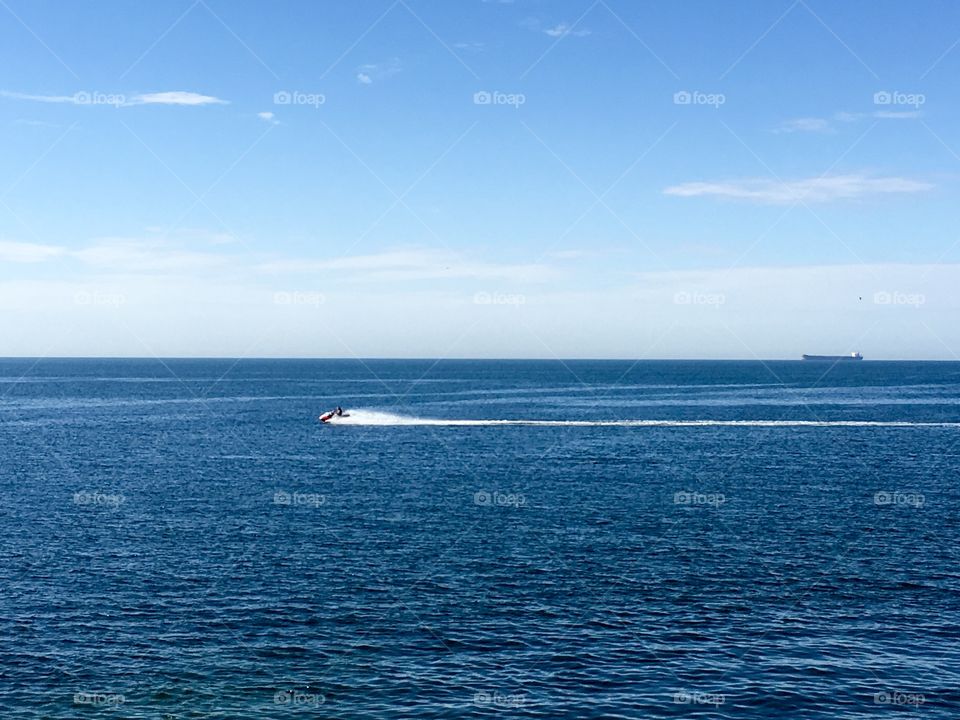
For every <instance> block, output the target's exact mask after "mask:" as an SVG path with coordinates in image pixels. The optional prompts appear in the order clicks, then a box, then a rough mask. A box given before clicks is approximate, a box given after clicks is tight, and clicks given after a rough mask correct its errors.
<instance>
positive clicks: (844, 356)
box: [803, 353, 863, 361]
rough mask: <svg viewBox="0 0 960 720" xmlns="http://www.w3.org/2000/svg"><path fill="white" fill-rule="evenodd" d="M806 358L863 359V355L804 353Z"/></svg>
mask: <svg viewBox="0 0 960 720" xmlns="http://www.w3.org/2000/svg"><path fill="white" fill-rule="evenodd" d="M803 359H804V360H831V361H833V360H863V355H861V354H860V353H857V354H856V355H804V356H803Z"/></svg>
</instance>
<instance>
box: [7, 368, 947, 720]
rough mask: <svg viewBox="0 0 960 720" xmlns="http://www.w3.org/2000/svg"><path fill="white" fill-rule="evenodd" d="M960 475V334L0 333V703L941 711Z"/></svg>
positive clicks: (82, 707)
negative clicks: (552, 347)
mask: <svg viewBox="0 0 960 720" xmlns="http://www.w3.org/2000/svg"><path fill="white" fill-rule="evenodd" d="M337 405H341V406H342V407H343V408H344V410H345V411H346V412H347V413H348V414H349V416H350V417H348V418H343V419H341V421H340V422H339V423H335V424H330V425H322V424H320V423H319V422H318V421H317V416H318V415H319V414H320V413H321V412H323V411H325V410H328V409H330V408H332V407H335V406H337ZM958 470H960V363H947V362H929V363H914V362H897V363H893V362H890V363H888V362H871V361H864V362H857V363H851V362H841V363H837V364H831V363H817V362H809V363H804V362H799V361H797V362H767V363H763V362H707V361H700V362H693V361H689V362H687V361H676V362H673V361H643V362H637V363H633V362H625V361H566V362H560V361H466V360H463V361H456V360H444V361H439V362H436V361H431V360H369V361H357V360H241V361H234V360H163V361H161V360H146V359H143V360H136V359H130V360H119V359H118V360H95V359H72V360H71V359H43V360H39V361H36V360H30V359H7V360H0V558H2V560H0V714H2V716H3V717H4V718H92V717H113V718H163V719H166V720H176V719H180V718H224V719H228V718H229V719H233V718H278V719H283V718H297V717H321V718H323V717H329V718H371V719H372V718H399V717H411V718H412V717H416V718H496V717H503V718H508V717H509V718H551V719H555V718H672V717H695V718H780V717H791V718H841V719H842V718H851V719H852V718H877V717H888V716H890V717H893V716H900V715H901V714H902V713H905V712H911V713H914V714H915V716H917V717H924V718H956V717H960V643H958V637H960V635H958V627H960V519H958V517H960V515H958V509H960V478H958Z"/></svg>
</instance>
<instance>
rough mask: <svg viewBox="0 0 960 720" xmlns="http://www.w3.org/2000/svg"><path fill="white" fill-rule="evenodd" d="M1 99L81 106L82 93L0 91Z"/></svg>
mask: <svg viewBox="0 0 960 720" xmlns="http://www.w3.org/2000/svg"><path fill="white" fill-rule="evenodd" d="M0 97H5V98H8V99H10V100H30V101H32V102H44V103H72V104H74V105H80V104H81V103H80V101H79V100H80V93H74V94H73V95H31V94H29V93H20V92H12V91H10V90H0Z"/></svg>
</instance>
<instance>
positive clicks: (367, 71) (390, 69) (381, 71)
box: [357, 58, 402, 85]
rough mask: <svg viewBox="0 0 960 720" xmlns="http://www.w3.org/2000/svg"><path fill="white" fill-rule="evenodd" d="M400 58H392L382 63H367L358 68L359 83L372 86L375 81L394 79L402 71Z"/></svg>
mask: <svg viewBox="0 0 960 720" xmlns="http://www.w3.org/2000/svg"><path fill="white" fill-rule="evenodd" d="M401 69H402V68H401V65H400V58H391V59H390V60H387V61H385V62H381V63H366V64H364V65H361V66H360V67H358V68H357V82H358V83H360V84H361V85H372V84H373V83H374V81H377V80H385V79H387V78H389V77H393V76H394V75H396V74H397V73H399V72H400V70H401Z"/></svg>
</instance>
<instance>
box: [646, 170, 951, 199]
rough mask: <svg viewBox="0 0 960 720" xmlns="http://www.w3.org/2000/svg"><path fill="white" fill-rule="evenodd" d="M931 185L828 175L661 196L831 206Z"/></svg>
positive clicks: (677, 190) (700, 187)
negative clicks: (828, 203)
mask: <svg viewBox="0 0 960 720" xmlns="http://www.w3.org/2000/svg"><path fill="white" fill-rule="evenodd" d="M932 188H933V185H932V184H930V183H928V182H923V181H920V180H912V179H910V178H903V177H869V176H866V175H832V176H826V177H813V178H804V179H800V180H788V181H785V182H779V181H777V180H775V179H769V178H753V179H745V180H730V181H723V182H688V183H681V184H679V185H672V186H670V187H668V188H666V189H664V191H663V192H664V194H665V195H675V196H678V197H702V196H713V197H720V198H727V199H736V200H747V201H750V202H756V203H761V204H768V205H784V204H790V203H795V202H815V203H820V202H831V201H835V200H851V199H858V198H865V197H870V196H876V195H891V194H904V193H918V192H924V191H926V190H930V189H932Z"/></svg>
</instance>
